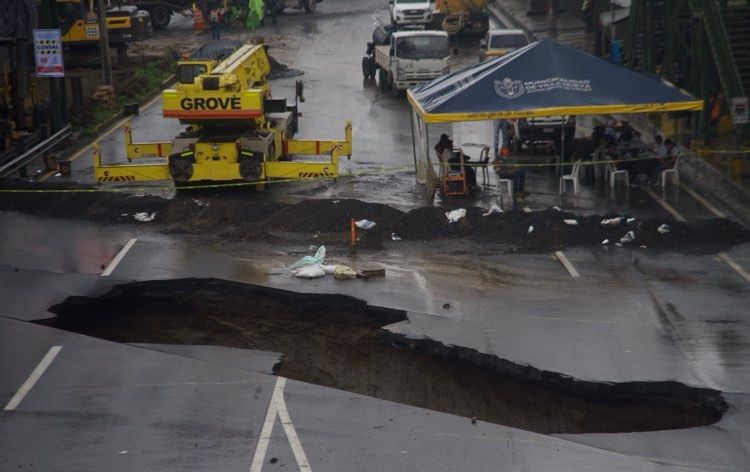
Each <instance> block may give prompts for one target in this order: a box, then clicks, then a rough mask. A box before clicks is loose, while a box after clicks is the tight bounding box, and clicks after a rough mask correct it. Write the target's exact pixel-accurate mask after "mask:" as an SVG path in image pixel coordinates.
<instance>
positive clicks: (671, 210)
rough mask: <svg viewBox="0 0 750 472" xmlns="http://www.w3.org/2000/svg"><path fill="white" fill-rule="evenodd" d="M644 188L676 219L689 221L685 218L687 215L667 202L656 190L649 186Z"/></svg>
mask: <svg viewBox="0 0 750 472" xmlns="http://www.w3.org/2000/svg"><path fill="white" fill-rule="evenodd" d="M643 189H644V190H645V191H646V193H647V194H649V195H650V196H651V198H653V199H654V200H656V203H658V204H659V205H661V206H662V208H664V209H665V210H667V212H668V213H669V214H670V215H672V217H674V219H675V220H677V221H682V222H683V223H684V222H686V221H687V220H686V219H685V217H684V216H682V215H681V214H680V212H678V211H677V210H675V209H674V207H673V206H672V205H670V204H669V203H667V202H665V201H664V200H663V199H662V198H661V197H660V196H659V195H657V194H656V192H654V191H653V190H651V189H650V188H648V187H643Z"/></svg>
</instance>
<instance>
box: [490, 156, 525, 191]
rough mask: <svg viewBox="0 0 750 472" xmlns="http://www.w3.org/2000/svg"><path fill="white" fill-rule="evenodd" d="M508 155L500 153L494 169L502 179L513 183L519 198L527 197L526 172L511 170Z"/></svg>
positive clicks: (495, 160) (493, 162) (496, 158)
mask: <svg viewBox="0 0 750 472" xmlns="http://www.w3.org/2000/svg"><path fill="white" fill-rule="evenodd" d="M510 165H512V164H508V157H507V153H500V154H498V156H497V157H495V159H494V160H493V161H492V169H493V170H494V171H495V174H497V177H498V178H500V179H509V180H510V181H511V182H513V189H514V190H515V192H516V195H518V196H522V197H523V196H526V195H527V193H526V188H525V186H526V171H525V170H520V169H509V168H508V167H509V166H510Z"/></svg>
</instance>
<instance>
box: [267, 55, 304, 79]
mask: <svg viewBox="0 0 750 472" xmlns="http://www.w3.org/2000/svg"><path fill="white" fill-rule="evenodd" d="M268 62H269V63H270V65H271V73H270V74H268V80H274V79H287V78H290V77H299V76H300V75H303V74H304V72H302V71H301V70H297V69H291V68H290V67H289V66H287V65H286V64H282V63H280V62H279V61H277V60H276V59H274V58H273V57H271V56H268Z"/></svg>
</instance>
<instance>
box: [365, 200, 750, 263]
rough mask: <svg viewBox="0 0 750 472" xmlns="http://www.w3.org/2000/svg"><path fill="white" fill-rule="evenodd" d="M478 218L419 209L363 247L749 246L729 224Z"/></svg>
mask: <svg viewBox="0 0 750 472" xmlns="http://www.w3.org/2000/svg"><path fill="white" fill-rule="evenodd" d="M483 213H484V210H482V209H481V208H477V207H472V208H467V211H466V216H465V217H464V218H463V219H461V220H459V221H458V222H456V223H449V222H448V219H447V218H446V216H445V209H442V208H436V207H424V208H418V209H416V210H412V211H410V212H408V213H404V214H402V215H401V216H400V217H398V218H395V219H393V220H386V221H383V222H382V224H380V225H379V226H377V227H375V228H374V229H373V230H370V231H369V232H367V234H365V235H364V237H363V242H364V244H366V245H367V246H370V247H380V246H381V245H382V243H383V241H387V240H389V239H390V235H391V234H392V233H396V235H398V236H399V237H400V238H401V239H403V240H423V241H425V240H434V239H457V238H469V239H472V240H475V241H479V242H490V243H497V244H501V245H503V246H508V247H510V248H513V249H515V250H519V251H527V252H546V251H552V250H558V249H563V248H565V247H572V246H595V245H601V244H602V243H603V242H604V241H605V240H608V243H607V244H606V245H610V246H614V245H616V244H617V243H620V244H622V246H623V247H637V248H640V247H642V246H645V247H646V248H650V249H667V250H668V249H672V250H676V251H684V252H703V253H707V252H716V251H721V250H724V249H726V248H728V247H731V246H734V245H737V244H741V243H744V242H747V241H750V231H748V230H747V229H746V228H745V227H743V226H741V225H740V224H738V223H736V222H734V221H731V220H728V219H711V220H701V221H696V222H690V223H683V222H678V221H675V220H673V219H671V218H660V219H647V220H639V219H635V218H633V219H632V220H631V219H630V217H629V216H628V215H618V214H608V215H602V216H600V215H593V216H585V217H580V216H577V215H574V214H571V213H567V212H562V211H558V210H556V209H548V210H543V211H535V212H530V213H526V212H523V211H509V212H505V213H494V214H491V215H488V216H483ZM612 218H619V219H620V222H619V223H618V224H614V225H602V221H603V220H605V219H612ZM565 220H569V221H575V224H568V223H566V222H565ZM629 220H630V222H628V221H629ZM661 225H667V227H668V232H665V233H661V232H659V230H658V228H659V227H661ZM532 228H533V229H532ZM631 231H632V233H633V236H634V239H633V241H629V242H622V243H621V238H624V237H625V236H626V234H628V233H629V232H631Z"/></svg>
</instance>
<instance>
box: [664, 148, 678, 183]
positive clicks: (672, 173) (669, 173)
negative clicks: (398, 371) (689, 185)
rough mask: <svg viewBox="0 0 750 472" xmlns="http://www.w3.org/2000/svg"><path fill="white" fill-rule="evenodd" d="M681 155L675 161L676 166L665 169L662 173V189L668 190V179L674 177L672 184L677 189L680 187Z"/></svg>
mask: <svg viewBox="0 0 750 472" xmlns="http://www.w3.org/2000/svg"><path fill="white" fill-rule="evenodd" d="M680 157H681V155H680V154H678V155H677V159H675V161H674V166H672V168H671V169H664V170H663V171H661V188H667V177H668V176H671V177H672V184H673V185H674V186H675V187H679V186H680V170H679V169H678V168H677V164H679V163H680Z"/></svg>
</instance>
